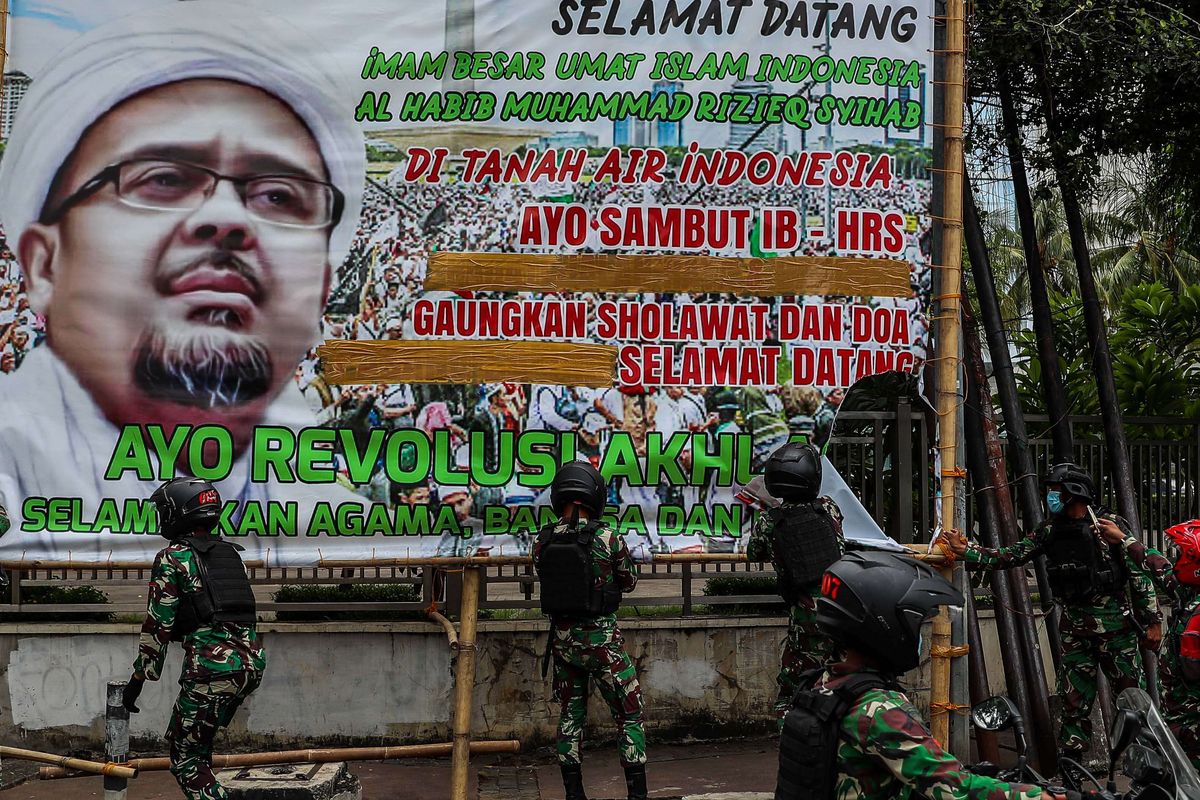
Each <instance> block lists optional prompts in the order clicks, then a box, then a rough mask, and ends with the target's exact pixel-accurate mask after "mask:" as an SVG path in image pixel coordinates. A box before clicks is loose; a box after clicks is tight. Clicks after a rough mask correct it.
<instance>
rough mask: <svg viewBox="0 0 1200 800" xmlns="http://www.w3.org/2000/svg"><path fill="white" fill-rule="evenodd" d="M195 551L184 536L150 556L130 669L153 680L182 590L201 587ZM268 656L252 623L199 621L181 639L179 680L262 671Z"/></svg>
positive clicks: (207, 680)
mask: <svg viewBox="0 0 1200 800" xmlns="http://www.w3.org/2000/svg"><path fill="white" fill-rule="evenodd" d="M200 588H201V586H200V577H199V571H198V569H197V567H196V553H195V552H194V551H193V550H192V549H191V547H189V546H188V545H187V544H186V543H184V542H172V543H171V544H170V546H168V547H166V548H164V549H163V550H160V551H159V553H158V555H157V556H155V558H154V570H153V572H152V573H151V575H150V588H149V597H148V599H147V608H146V621H145V622H143V623H142V636H141V639H140V640H139V642H138V656H137V659H136V660H135V661H134V662H133V671H134V672H135V673H141V674H143V675H145V676H146V679H147V680H152V681H156V680H158V679H159V677H160V676H161V675H162V669H163V662H164V661H165V660H166V657H167V645H168V644H170V642H171V630H172V627H173V626H174V624H175V618H176V615H177V614H178V612H179V604H180V602H186V601H183V600H182V599H181V598H182V597H183V595H184V593H185V592H193V591H198V590H200ZM266 665H267V656H266V653H265V652H264V651H263V647H262V643H261V642H259V640H258V631H257V630H255V627H254V626H253V625H235V624H232V623H217V624H214V625H202V626H200V627H199V628H198V629H196V631H194V632H193V633H191V634H189V635H188V636H186V637H185V638H184V640H183V674H182V675H180V678H179V680H180V683H183V682H185V681H187V682H192V683H210V682H212V681H214V680H220V679H222V678H225V677H226V676H228V675H230V674H232V673H236V672H247V671H254V672H262V671H263V669H264V668H265V667H266Z"/></svg>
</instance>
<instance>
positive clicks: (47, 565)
mask: <svg viewBox="0 0 1200 800" xmlns="http://www.w3.org/2000/svg"><path fill="white" fill-rule="evenodd" d="M242 563H243V564H244V565H245V566H246V568H247V569H250V568H256V567H264V566H266V563H265V562H263V561H243V562H242ZM0 567H2V568H4V569H7V570H12V571H13V572H28V571H31V570H37V569H82V570H98V571H104V570H125V569H153V568H154V562H153V561H49V560H47V561H40V560H33V561H24V560H22V561H0Z"/></svg>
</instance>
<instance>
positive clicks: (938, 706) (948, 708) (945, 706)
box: [929, 703, 971, 717]
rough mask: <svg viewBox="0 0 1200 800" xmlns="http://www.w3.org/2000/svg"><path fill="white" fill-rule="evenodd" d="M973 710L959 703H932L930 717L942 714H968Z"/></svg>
mask: <svg viewBox="0 0 1200 800" xmlns="http://www.w3.org/2000/svg"><path fill="white" fill-rule="evenodd" d="M970 710H971V707H970V706H963V705H959V704H957V703H930V704H929V715H930V716H933V717H937V716H941V715H942V714H950V713H954V714H966V713H967V712H968V711H970Z"/></svg>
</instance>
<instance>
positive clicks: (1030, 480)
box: [963, 164, 1062, 673]
mask: <svg viewBox="0 0 1200 800" xmlns="http://www.w3.org/2000/svg"><path fill="white" fill-rule="evenodd" d="M963 169H964V171H965V170H966V165H965V164H964V166H963ZM967 178H968V179H967V180H964V181H963V192H964V195H965V196H964V197H963V227H964V228H965V232H966V237H967V252H968V254H969V255H970V260H971V277H972V279H973V280H974V284H975V295H976V296H977V297H978V298H979V311H980V317H981V318H982V319H983V328H984V331H985V332H986V333H987V343H988V351H989V352H990V353H991V355H992V377H993V378H995V380H996V388H997V390H998V392H999V394H1000V407H1001V409H1002V410H1003V413H1004V430H1005V431H1006V432H1007V434H1008V447H1009V453H1011V454H1012V458H1013V462H1014V463H1013V468H1014V469H1015V470H1016V475H1017V481H1016V483H1017V485H1018V486H1019V487H1020V490H1021V491H1020V493H1019V496H1020V499H1021V522H1022V525H1023V527H1024V528H1025V530H1033V529H1034V528H1036V527H1037V526H1038V525H1040V524H1041V522H1042V500H1041V492H1040V491H1039V488H1038V480H1037V466H1036V465H1035V464H1034V462H1033V453H1032V452H1031V451H1030V449H1029V434H1028V432H1027V431H1026V430H1025V416H1024V414H1023V413H1022V412H1021V403H1020V400H1019V399H1018V397H1017V380H1016V377H1015V376H1014V374H1013V365H1012V358H1011V357H1010V356H1009V352H1008V335H1007V334H1006V333H1005V332H1004V320H1003V318H1002V316H1001V314H1000V302H999V300H998V299H997V298H996V285H995V278H994V277H993V274H992V262H991V260H990V259H989V258H988V252H987V246H986V244H985V243H984V238H983V227H982V226H981V225H980V222H979V211H978V209H977V208H976V206H975V194H974V192H973V191H972V188H971V181H970V180H969V176H967ZM1033 565H1034V570H1035V574H1036V575H1037V584H1038V594H1039V595H1040V596H1041V606H1042V613H1043V614H1045V618H1046V632H1047V634H1049V638H1050V654H1051V656H1052V657H1053V659H1054V670H1055V672H1056V673H1057V672H1059V671H1061V670H1062V639H1061V638H1060V636H1059V631H1058V613H1057V612H1058V609H1057V607H1056V606H1055V605H1054V593H1053V591H1052V590H1051V589H1050V578H1049V576H1048V575H1047V574H1046V557H1045V556H1038V557H1037V558H1036V559H1034V562H1033Z"/></svg>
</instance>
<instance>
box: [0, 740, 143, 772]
mask: <svg viewBox="0 0 1200 800" xmlns="http://www.w3.org/2000/svg"><path fill="white" fill-rule="evenodd" d="M0 756H4V757H5V758H16V759H19V760H21V761H38V762H41V763H43V764H54V765H55V767H57V768H59V769H62V770H63V771H64V772H67V771H76V772H85V773H88V774H91V775H110V776H112V777H114V778H136V777H137V775H138V770H137V767H134V766H132V765H130V764H111V763H106V762H103V761H87V760H85V759H82V758H71V757H69V756H59V755H55V754H54V753H42V752H39V751H37V750H22V749H21V748H19V747H5V746H3V745H0Z"/></svg>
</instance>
